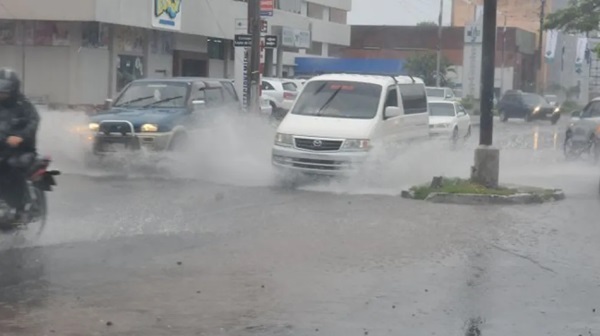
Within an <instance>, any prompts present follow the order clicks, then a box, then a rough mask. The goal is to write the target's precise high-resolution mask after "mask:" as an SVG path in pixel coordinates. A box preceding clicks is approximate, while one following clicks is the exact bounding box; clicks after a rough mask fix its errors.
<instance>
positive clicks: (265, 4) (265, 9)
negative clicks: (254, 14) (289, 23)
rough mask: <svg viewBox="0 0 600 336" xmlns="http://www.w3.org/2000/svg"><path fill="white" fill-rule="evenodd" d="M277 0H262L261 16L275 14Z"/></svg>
mask: <svg viewBox="0 0 600 336" xmlns="http://www.w3.org/2000/svg"><path fill="white" fill-rule="evenodd" d="M274 11H275V0H260V16H273V12H274Z"/></svg>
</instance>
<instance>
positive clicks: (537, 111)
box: [533, 106, 540, 114]
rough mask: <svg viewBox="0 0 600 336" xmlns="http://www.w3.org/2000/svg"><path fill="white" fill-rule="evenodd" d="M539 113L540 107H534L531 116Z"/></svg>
mask: <svg viewBox="0 0 600 336" xmlns="http://www.w3.org/2000/svg"><path fill="white" fill-rule="evenodd" d="M539 112H540V107H539V106H538V107H536V108H534V109H533V114H536V113H539Z"/></svg>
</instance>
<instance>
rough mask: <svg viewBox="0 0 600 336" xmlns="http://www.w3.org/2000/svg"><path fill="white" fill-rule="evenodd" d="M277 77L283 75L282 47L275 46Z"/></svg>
mask: <svg viewBox="0 0 600 336" xmlns="http://www.w3.org/2000/svg"><path fill="white" fill-rule="evenodd" d="M305 4H306V3H305ZM277 77H278V78H281V77H283V48H277Z"/></svg>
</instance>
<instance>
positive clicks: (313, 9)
mask: <svg viewBox="0 0 600 336" xmlns="http://www.w3.org/2000/svg"><path fill="white" fill-rule="evenodd" d="M324 11H325V7H323V6H321V5H317V4H316V3H312V2H308V3H307V11H306V16H308V17H309V18H313V19H319V20H323V12H324Z"/></svg>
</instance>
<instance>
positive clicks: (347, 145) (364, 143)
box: [341, 139, 371, 150]
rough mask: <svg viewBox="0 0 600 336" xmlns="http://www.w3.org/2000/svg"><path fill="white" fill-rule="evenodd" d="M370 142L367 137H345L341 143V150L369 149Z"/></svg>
mask: <svg viewBox="0 0 600 336" xmlns="http://www.w3.org/2000/svg"><path fill="white" fill-rule="evenodd" d="M370 148H371V142H370V141H369V140H367V139H347V140H345V141H344V144H343V145H342V148H341V149H342V150H369V149H370Z"/></svg>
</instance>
